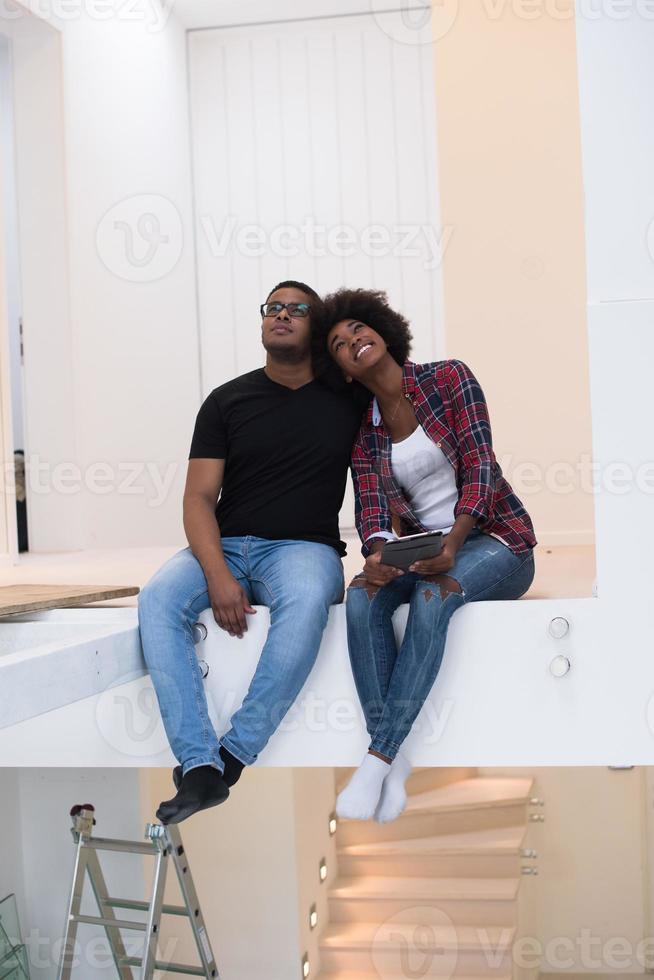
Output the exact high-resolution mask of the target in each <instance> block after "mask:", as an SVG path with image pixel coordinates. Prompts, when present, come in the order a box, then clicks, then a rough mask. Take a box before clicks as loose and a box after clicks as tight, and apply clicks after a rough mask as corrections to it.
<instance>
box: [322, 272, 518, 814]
mask: <svg viewBox="0 0 654 980" xmlns="http://www.w3.org/2000/svg"><path fill="white" fill-rule="evenodd" d="M321 334H322V338H321V339H322V341H323V342H325V341H326V343H327V349H328V351H329V354H330V355H331V357H332V358H333V359H334V361H335V362H336V364H337V365H338V366H339V368H340V370H341V371H342V373H343V374H344V376H345V379H346V381H350V382H351V381H354V382H358V383H360V384H362V385H364V386H365V387H366V388H367V389H368V390H369V392H371V394H372V395H374V398H373V399H372V401H371V403H370V406H369V408H368V411H367V413H366V414H365V415H364V417H363V421H362V425H361V429H360V432H359V435H358V437H357V440H356V443H355V445H354V450H353V453H352V473H353V479H354V489H355V497H356V524H357V530H358V532H359V536H360V537H361V541H362V544H363V549H362V550H363V554H364V556H365V558H366V561H365V566H364V569H363V572H361V574H360V575H358V576H357V577H356V578H355V579H354V581H353V582H352V583H351V585H350V587H349V589H348V594H347V625H348V643H349V649H350V659H351V663H352V671H353V674H354V679H355V683H356V686H357V691H358V694H359V697H360V699H361V704H362V707H363V710H364V714H365V717H366V725H367V729H368V732H369V734H370V736H371V742H370V748H369V750H368V754H367V755H366V757H365V759H364V760H363V763H362V764H361V766H360V767H359V769H357V771H356V772H355V773H354V775H353V776H352V779H351V780H350V782H349V784H348V786H347V787H346V788H345V789H344V790H343V792H342V793H341V794H340V795H339V797H338V801H337V813H338V814H339V816H341V817H349V818H356V819H361V820H367V819H370V818H371V817H373V816H374V817H375V819H377V820H378V821H379V822H386V821H389V820H394V819H395V818H396V817H397V816H399V814H400V813H401V812H402V810H403V809H404V806H405V804H406V791H405V788H404V783H405V780H406V778H407V776H408V775H409V772H410V771H411V764H410V762H409V760H408V759H407V758H405V756H403V755H402V753H400V751H399V750H400V747H401V745H402V743H403V741H404V739H405V738H406V736H407V735H408V733H409V731H410V730H411V726H412V724H413V722H414V721H415V719H416V717H417V715H418V713H419V711H420V708H421V707H422V705H423V703H424V701H425V699H426V697H427V696H428V694H429V691H430V689H431V687H432V685H433V683H434V680H435V678H436V675H437V674H438V670H439V667H440V664H441V660H442V657H443V649H444V646H445V638H446V634H447V628H448V623H449V620H450V618H451V616H452V614H453V613H454V611H455V610H456V609H458V608H459V607H460V606H462V605H464V603H466V602H474V601H476V600H478V599H518V598H519V597H520V596H521V595H523V594H524V593H525V592H526V591H527V589H528V588H529V586H530V585H531V582H532V580H533V577H534V558H533V548H534V545H535V544H536V539H535V537H534V531H533V526H532V523H531V520H530V518H529V515H528V514H527V512H526V511H525V509H524V507H523V506H522V504H521V502H520V500H519V499H518V498H517V497H516V495H515V493H514V492H513V490H512V489H511V487H510V486H509V484H508V483H507V481H506V480H505V479H504V477H503V476H502V471H501V469H500V467H499V465H498V463H497V461H496V459H495V456H494V453H493V448H492V442H491V428H490V423H489V419H488V412H487V409H486V402H485V399H484V395H483V392H482V390H481V388H480V386H479V383H478V382H477V380H476V379H475V377H474V375H473V374H472V372H471V371H470V370H469V368H468V367H467V366H466V365H465V364H463V363H462V362H461V361H456V360H447V361H435V362H433V363H431V364H414V363H413V362H412V361H410V360H408V355H409V350H410V344H411V334H410V331H409V326H408V323H407V321H406V320H405V319H404V317H403V316H401V315H400V314H399V313H396V312H395V311H394V310H392V309H391V308H390V307H389V305H388V303H387V300H386V295H385V294H384V293H381V292H373V291H369V290H364V289H356V290H346V289H342V290H340V291H339V292H337V293H334V294H332V295H331V296H328V297H327V299H326V321H325V323H324V326H323V329H322V331H321ZM393 518H395V519H396V522H399V526H400V529H401V535H402V536H404V535H407V534H418V533H421V532H425V531H430V530H439V531H442V532H444V534H445V535H446V537H444V539H443V541H444V543H443V547H442V550H441V552H440V554H439V555H438V556H437V557H435V558H431V559H424V560H421V561H417V562H415V563H414V564H412V565H411V566H410V569H409V571H407V572H402V571H400V570H398V569H397V568H395V567H393V566H390V565H387V564H384V563H382V561H381V550H382V548H383V547H384V544H385V543H386V542H387V541H388V540H393V539H394V538H395V534H394V533H393ZM406 602H408V603H409V606H410V612H409V619H408V622H407V627H406V632H405V635H404V640H403V642H402V644H401V647H400V649H399V650H398V649H397V645H396V642H395V636H394V632H393V626H392V621H391V620H392V616H393V613H394V612H395V610H396V609H397V607H398V606H399V605H400V604H402V603H406Z"/></svg>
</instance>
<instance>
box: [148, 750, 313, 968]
mask: <svg viewBox="0 0 654 980" xmlns="http://www.w3.org/2000/svg"><path fill="white" fill-rule="evenodd" d="M142 774H143V780H144V793H143V800H144V810H143V816H144V819H146V820H151V819H152V814H153V812H154V810H155V809H156V807H157V806H158V804H159V801H160V800H162V799H169V798H170V797H171V796H173V795H174V789H173V786H172V780H171V777H170V770H169V769H159V770H157V769H150V770H142ZM182 832H183V838H184V846H185V848H186V853H187V855H188V859H189V864H190V867H191V871H192V873H193V880H194V882H195V886H196V889H197V892H198V898H199V900H200V903H201V905H202V911H203V915H204V919H205V924H206V927H207V932H208V934H209V938H210V940H211V945H212V948H213V952H214V956H215V958H216V963H217V966H218V969H219V970H220V975H221V978H222V980H260V978H261V977H262V976H266V977H267V978H269V980H288V978H289V977H295V976H299V974H300V957H299V953H298V948H299V938H298V936H299V932H298V921H297V882H296V871H295V854H294V839H295V838H294V812H293V771H292V770H291V769H268V770H264V769H253V770H248V771H246V772H245V773H244V774H243V776H242V777H241V780H240V782H239V783H238V785H237V786H235V787H234V789H233V790H232V795H231V796H230V798H229V799H228V800H227V801H226V802H225V803H224V804H222V805H221V806H220V807H217V808H214V809H211V810H206V811H204V812H203V813H199V814H197V815H196V816H194V817H193V819H192V820H189V821H188V822H186V823H185V824H184V826H183V828H182ZM175 894H176V892H175V888H174V886H173V885H171V887H170V889H169V890H168V896H169V898H168V900H174V898H173V896H174V895H175ZM175 940H177V943H175ZM162 943H163V945H164V946H165V945H166V944H170V945H171V948H172V947H173V945H174V948H175V958H176V959H180V960H183V961H186V962H197V955H196V954H195V951H194V946H193V942H192V938H191V935H190V932H189V931H182V929H180V925H179V922H178V921H177V920H175V919H172V918H171V919H170V920H169V921H167V922H165V923H164V924H163V929H162Z"/></svg>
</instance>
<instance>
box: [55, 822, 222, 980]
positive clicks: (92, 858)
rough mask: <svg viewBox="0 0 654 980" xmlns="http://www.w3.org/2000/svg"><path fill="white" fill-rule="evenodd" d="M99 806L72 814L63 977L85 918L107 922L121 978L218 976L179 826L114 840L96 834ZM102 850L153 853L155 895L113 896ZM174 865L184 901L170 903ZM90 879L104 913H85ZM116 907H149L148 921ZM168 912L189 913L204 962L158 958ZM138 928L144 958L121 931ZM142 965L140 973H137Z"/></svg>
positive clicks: (65, 978) (149, 826) (66, 975)
mask: <svg viewBox="0 0 654 980" xmlns="http://www.w3.org/2000/svg"><path fill="white" fill-rule="evenodd" d="M94 812H95V808H94V807H93V806H92V805H91V804H90V803H83V804H77V805H76V806H74V807H73V808H72V810H71V811H70V815H71V817H72V818H73V826H72V828H71V833H72V835H73V840H74V841H75V843H76V845H77V850H76V857H75V870H74V873H73V886H72V889H71V893H70V902H69V905H68V915H67V918H66V929H65V933H64V944H63V947H62V952H61V959H60V962H59V971H58V973H57V978H58V980H69V978H70V977H71V975H72V971H73V962H74V955H75V942H76V938H77V927H78V925H79V924H80V923H86V924H88V925H99V926H103V927H104V930H105V932H106V935H107V940H108V942H109V947H110V949H111V954H112V956H113V960H114V964H115V966H116V970H117V972H118V976H119V977H120V980H134V978H135V977H138V978H139V980H152V977H153V975H154V972H155V970H156V971H167V972H168V973H181V974H185V975H186V976H190V977H206V978H217V980H219V977H220V974H219V973H218V968H217V966H216V961H215V959H214V955H213V952H212V950H211V944H210V942H209V937H208V936H207V930H206V927H205V924H204V919H203V917H202V911H201V909H200V904H199V902H198V897H197V894H196V891H195V886H194V885H193V878H192V876H191V869H190V868H189V865H188V861H187V860H186V854H185V852H184V845H183V844H182V838H181V835H180V833H179V830H178V829H177V827H176V826H175V825H169V826H162V825H161V824H151V823H149V824H146V828H145V835H144V840H143V841H123V840H112V839H110V838H106V837H93V825H94V824H95V818H94V816H93V814H94ZM99 851H120V852H122V853H126V854H142V855H149V856H151V857H154V859H155V870H154V876H153V881H152V898H151V900H150V901H149V902H141V901H134V900H131V899H123V898H112V897H111V896H110V895H109V893H108V891H107V885H106V883H105V879H104V875H103V873H102V868H101V866H100V859H99V856H98V852H99ZM171 861H172V863H173V864H174V865H175V871H176V872H177V879H178V881H179V886H180V889H181V892H182V896H183V899H184V905H165V904H164V900H163V899H164V891H165V887H166V874H167V871H168V867H169V865H170V863H171ZM87 872H88V876H89V879H90V882H91V887H92V889H93V893H94V895H95V900H96V902H97V904H98V909H99V910H100V915H98V916H96V915H82V914H81V906H82V893H83V891H84V883H85V880H86V874H87ZM114 909H130V910H133V911H138V912H147V921H146V922H138V921H134V920H130V919H119V918H117V917H116V915H115V913H114ZM164 915H178V916H185V917H187V918H188V920H189V922H190V924H191V928H192V930H193V936H194V938H195V943H196V946H197V948H198V953H199V954H200V961H201V963H202V965H201V966H189V965H187V964H183V963H164V962H161V961H159V960H157V958H156V957H157V941H158V938H159V934H160V931H161V918H162V916H164ZM127 929H129V930H136V931H141V932H144V933H145V944H144V949H143V956H142V957H141V958H139V957H135V956H128V955H127V951H126V949H125V946H124V943H123V939H122V936H121V930H127ZM133 970H137V971H138V972H137V973H133V972H132V971H133Z"/></svg>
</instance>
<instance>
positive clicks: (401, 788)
mask: <svg viewBox="0 0 654 980" xmlns="http://www.w3.org/2000/svg"><path fill="white" fill-rule="evenodd" d="M410 773H411V763H410V762H409V760H408V759H405V757H404V756H403V755H397V756H396V757H395V758H394V759H393V763H392V765H391V768H390V771H389V773H388V775H387V776H386V779H385V780H384V785H383V787H382V791H381V798H380V800H379V805H378V807H377V809H376V810H375V820H376V821H377V823H390V821H391V820H397V818H398V817H399V815H400V814H401V813H402V812H403V810H404V808H405V806H406V788H405V785H404V784H405V782H406V781H407V779H408V778H409V774H410Z"/></svg>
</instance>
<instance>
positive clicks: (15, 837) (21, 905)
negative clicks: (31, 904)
mask: <svg viewBox="0 0 654 980" xmlns="http://www.w3.org/2000/svg"><path fill="white" fill-rule="evenodd" d="M19 787H20V783H19V770H18V769H9V768H0V800H2V818H1V820H0V900H1V899H3V898H5V897H6V896H7V895H9V894H12V893H13V894H14V895H15V896H16V901H17V904H18V915H19V917H20V920H21V928H22V929H23V932H24V931H25V925H26V916H25V909H26V905H25V879H24V875H23V862H22V859H21V852H20V847H18V846H17V841H19V840H20V835H21V814H20V792H19Z"/></svg>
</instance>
